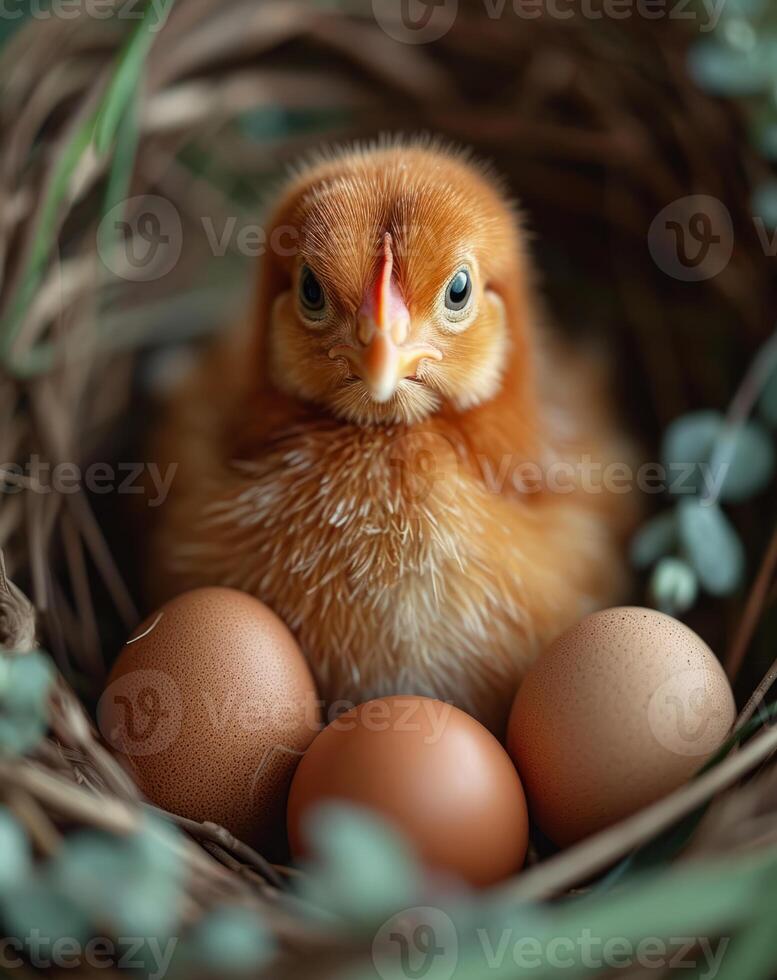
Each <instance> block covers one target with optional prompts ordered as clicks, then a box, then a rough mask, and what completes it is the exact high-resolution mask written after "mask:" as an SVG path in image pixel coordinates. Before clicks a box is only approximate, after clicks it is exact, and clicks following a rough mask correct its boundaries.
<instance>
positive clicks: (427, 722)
mask: <svg viewBox="0 0 777 980" xmlns="http://www.w3.org/2000/svg"><path fill="white" fill-rule="evenodd" d="M333 799H337V800H346V801H349V802H351V803H354V804H357V805H360V806H363V807H367V808H369V809H373V810H375V811H376V812H378V813H379V814H381V815H382V816H383V817H384V818H385V819H386V820H388V821H389V822H390V823H393V824H394V826H395V827H397V828H398V829H399V830H400V831H401V832H403V833H404V835H405V836H406V837H407V838H408V839H409V840H410V842H411V843H412V844H413V845H415V848H416V851H417V853H418V854H419V856H420V857H421V859H422V860H424V861H425V862H426V863H427V864H428V865H430V866H431V867H434V868H438V869H443V870H445V871H447V872H451V873H454V874H456V875H458V876H459V877H461V878H463V879H465V880H466V881H468V882H470V883H471V884H473V885H489V884H492V883H493V882H496V881H499V880H500V879H502V878H505V877H506V876H508V875H510V874H512V873H513V872H515V871H517V870H518V869H519V868H520V867H521V865H522V864H523V861H524V857H525V855H526V846H527V840H528V817H527V812H526V800H525V798H524V795H523V789H522V788H521V783H520V780H519V779H518V775H517V774H516V771H515V767H514V766H513V764H512V762H511V761H510V758H509V757H508V755H507V753H506V752H505V750H504V749H503V748H502V746H501V745H500V744H499V742H498V741H497V740H496V739H495V738H494V736H493V735H492V734H491V733H490V732H489V731H488V730H487V729H486V728H484V727H483V726H482V725H481V724H480V723H479V722H477V721H476V720H475V719H474V718H471V717H470V716H469V715H467V714H465V713H464V712H463V711H460V710H459V709H458V708H455V707H453V706H452V705H450V704H445V703H443V702H442V701H436V700H434V699H432V698H423V697H416V696H409V695H408V696H403V695H397V696H395V697H387V698H379V699H376V700H374V701H368V702H366V703H364V704H361V705H359V706H358V707H356V708H353V709H351V710H350V711H347V712H346V713H345V714H343V715H341V716H340V717H339V718H338V719H337V720H336V721H334V722H332V723H331V724H330V725H329V726H328V727H327V728H325V729H324V731H323V732H321V734H320V735H319V736H318V737H317V738H316V740H315V741H314V742H313V744H312V745H311V746H310V748H309V749H308V751H307V753H306V755H305V758H304V759H303V760H302V762H301V763H300V765H299V768H298V769H297V772H296V774H295V777H294V781H293V783H292V788H291V793H290V796H289V808H288V827H289V840H290V843H291V847H292V851H293V853H295V854H296V855H298V856H299V855H301V854H303V853H304V851H305V838H304V827H305V818H306V816H307V815H308V814H309V813H310V812H311V810H312V809H313V808H314V807H315V805H316V804H317V803H319V802H322V801H324V800H333Z"/></svg>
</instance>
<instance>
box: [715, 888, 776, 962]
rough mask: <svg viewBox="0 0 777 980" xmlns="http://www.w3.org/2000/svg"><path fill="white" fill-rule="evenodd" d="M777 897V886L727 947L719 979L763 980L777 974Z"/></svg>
mask: <svg viewBox="0 0 777 980" xmlns="http://www.w3.org/2000/svg"><path fill="white" fill-rule="evenodd" d="M776 899H777V890H775V889H774V888H772V890H771V895H770V896H769V897H768V898H766V897H765V898H764V901H763V904H762V906H761V908H759V909H756V910H755V914H754V917H753V920H752V921H751V922H749V923H748V924H747V925H746V927H745V928H744V929H743V930H742V932H741V933H740V935H738V936H736V937H735V938H734V940H733V941H732V943H731V946H730V948H729V949H727V950H726V953H725V955H724V957H723V960H722V962H721V969H720V970H719V971H718V973H717V975H716V980H764V978H765V977H771V976H773V975H774V964H775V961H776V960H777V941H775V934H774V917H773V915H772V913H771V910H772V909H773V908H774V902H775V900H776Z"/></svg>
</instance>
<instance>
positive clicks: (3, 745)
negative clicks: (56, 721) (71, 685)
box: [0, 711, 48, 755]
mask: <svg viewBox="0 0 777 980" xmlns="http://www.w3.org/2000/svg"><path fill="white" fill-rule="evenodd" d="M47 728H48V722H47V720H46V717H45V716H44V715H43V714H41V713H38V712H34V711H28V712H26V713H24V714H14V713H10V714H5V715H2V714H0V753H5V754H6V755H24V753H25V752H29V751H30V749H34V748H35V746H36V745H37V744H38V743H39V742H40V740H41V739H42V738H43V736H44V735H45V734H46V729H47Z"/></svg>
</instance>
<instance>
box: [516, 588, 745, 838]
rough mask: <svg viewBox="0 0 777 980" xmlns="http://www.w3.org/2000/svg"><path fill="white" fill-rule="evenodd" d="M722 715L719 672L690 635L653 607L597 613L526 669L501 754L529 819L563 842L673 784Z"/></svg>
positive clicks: (702, 755)
mask: <svg viewBox="0 0 777 980" xmlns="http://www.w3.org/2000/svg"><path fill="white" fill-rule="evenodd" d="M734 716H735V706H734V698H733V695H732V693H731V688H730V686H729V683H728V680H727V679H726V675H725V673H724V672H723V669H722V667H721V665H720V663H719V661H718V660H717V658H716V657H715V655H714V654H713V653H712V651H711V650H710V648H709V647H708V646H707V645H706V643H704V641H703V640H702V639H701V638H700V637H699V636H697V635H696V633H694V632H693V630H691V629H689V628H688V627H687V626H685V625H684V624H683V623H681V622H679V621H678V620H676V619H673V618H672V617H671V616H666V615H664V614H663V613H660V612H656V611H655V610H653V609H640V608H636V607H619V608H614V609H605V610H603V611H602V612H597V613H593V614H592V615H590V616H587V617H586V618H585V619H583V620H582V621H581V622H580V623H578V625H577V626H574V627H573V628H572V629H570V630H567V632H566V633H564V634H563V635H562V636H560V637H559V638H558V639H557V640H556V641H555V642H554V643H553V644H552V645H551V646H550V647H549V649H548V650H547V651H546V652H545V653H544V654H543V655H542V656H541V657H540V658H539V660H538V661H537V662H536V663H535V665H534V666H533V667H532V669H531V670H530V671H529V673H528V674H527V676H526V677H525V679H524V681H523V684H522V685H521V688H520V690H519V691H518V694H517V696H516V699H515V703H514V705H513V709H512V713H511V715H510V721H509V725H508V750H509V752H510V755H511V756H512V758H513V760H514V762H515V764H516V766H517V767H518V771H519V773H520V775H521V780H522V782H523V785H524V788H525V790H526V793H527V796H528V799H529V810H530V813H531V815H532V817H533V818H534V819H535V820H536V822H537V824H538V825H539V827H540V828H541V829H542V831H543V832H544V833H545V834H546V835H547V836H548V837H549V838H550V839H551V840H552V841H554V842H555V843H557V844H560V845H567V844H571V843H573V842H575V841H577V840H580V839H581V838H583V837H586V836H588V835H589V834H591V833H594V832H595V831H597V830H601V829H603V828H605V827H607V826H609V825H610V824H613V823H615V822H616V821H618V820H619V819H622V818H623V817H627V816H629V815H630V814H632V813H635V812H636V811H637V810H640V809H641V808H642V807H644V806H646V805H647V804H649V803H652V802H654V801H655V800H657V799H659V798H661V797H662V796H665V795H666V794H667V793H670V792H671V791H672V790H674V789H676V788H677V787H679V786H681V785H682V784H683V783H684V782H685V781H686V780H688V779H689V778H690V777H691V776H693V774H694V773H695V772H697V771H698V770H699V769H700V768H701V766H702V765H703V764H704V762H705V760H706V759H708V758H709V756H710V755H711V754H712V753H713V752H715V750H716V749H717V748H718V747H719V746H720V745H721V743H722V742H723V741H724V739H725V738H726V736H727V734H728V733H729V730H730V729H731V726H732V724H733V722H734Z"/></svg>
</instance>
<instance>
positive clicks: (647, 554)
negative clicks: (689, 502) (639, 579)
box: [630, 510, 677, 569]
mask: <svg viewBox="0 0 777 980" xmlns="http://www.w3.org/2000/svg"><path fill="white" fill-rule="evenodd" d="M676 544H677V516H676V514H675V512H674V510H666V511H664V512H663V513H662V514H656V516H655V517H652V518H651V519H650V520H649V521H648V522H647V523H646V524H643V525H642V527H641V528H640V529H639V531H637V533H636V534H635V535H634V538H633V540H632V542H631V551H630V554H631V563H632V565H634V567H635V568H639V569H644V568H650V566H651V565H653V564H655V562H657V561H658V560H659V558H663V557H664V556H665V555H668V554H669V553H670V552H671V551H672V550H673V549H674V547H675V545H676Z"/></svg>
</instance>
